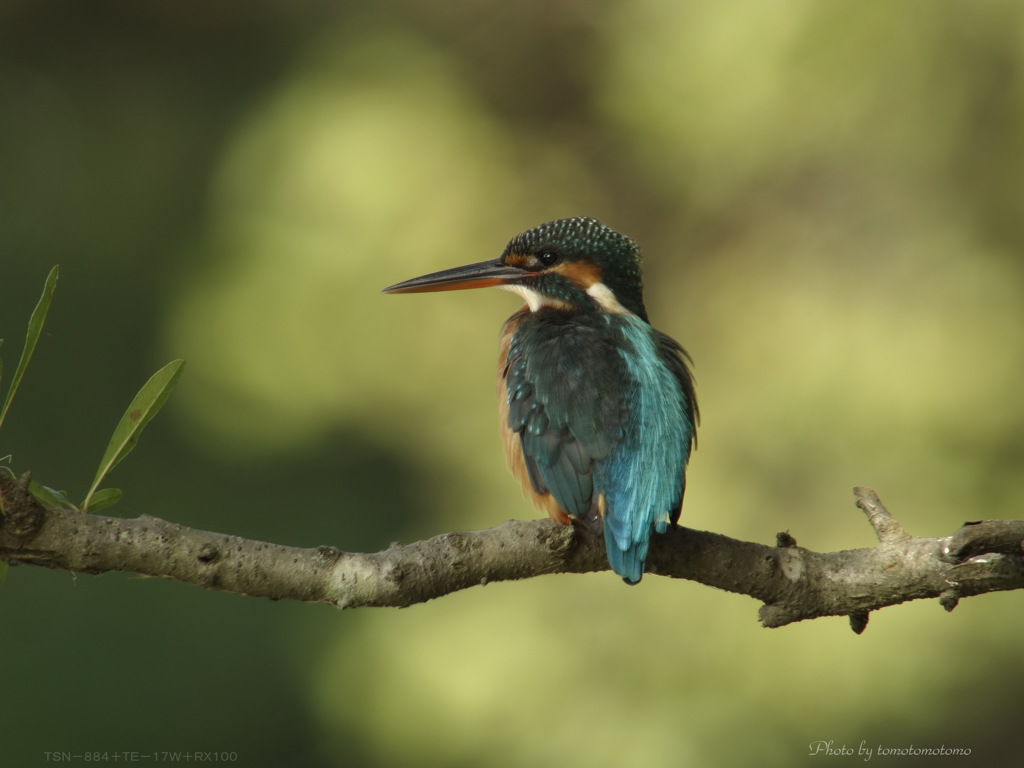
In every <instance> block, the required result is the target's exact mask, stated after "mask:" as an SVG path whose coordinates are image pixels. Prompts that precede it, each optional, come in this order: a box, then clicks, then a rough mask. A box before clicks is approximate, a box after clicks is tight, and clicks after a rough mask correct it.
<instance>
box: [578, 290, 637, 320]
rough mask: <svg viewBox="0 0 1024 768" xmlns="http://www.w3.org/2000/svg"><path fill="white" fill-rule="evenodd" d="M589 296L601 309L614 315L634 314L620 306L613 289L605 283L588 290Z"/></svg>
mask: <svg viewBox="0 0 1024 768" xmlns="http://www.w3.org/2000/svg"><path fill="white" fill-rule="evenodd" d="M587 295H588V296H589V297H590V298H592V299H593V300H594V301H596V302H597V303H598V304H600V305H601V309H603V310H604V311H605V312H608V313H609V314H612V315H632V314H633V313H632V312H630V311H629V310H628V309H626V308H625V307H624V306H622V305H621V304H619V300H618V299H616V298H615V294H614V293H612V289H611V288H609V287H608V286H607V285H605V284H604V283H594V284H593V285H591V286H590V287H589V288H587Z"/></svg>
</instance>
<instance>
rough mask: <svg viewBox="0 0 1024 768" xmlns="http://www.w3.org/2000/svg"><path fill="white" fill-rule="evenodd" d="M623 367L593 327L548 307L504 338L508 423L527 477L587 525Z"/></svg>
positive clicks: (617, 422)
mask: <svg viewBox="0 0 1024 768" xmlns="http://www.w3.org/2000/svg"><path fill="white" fill-rule="evenodd" d="M597 320H598V322H600V318H597ZM622 369H623V363H622V358H621V356H620V355H619V353H618V352H617V351H616V350H615V348H614V347H613V346H612V345H610V344H609V343H608V342H607V337H606V336H602V334H601V333H599V329H598V328H597V327H595V326H593V325H590V324H587V323H586V322H581V321H580V320H579V319H578V318H577V317H574V316H572V315H568V316H567V315H565V313H561V312H557V311H555V310H540V311H539V312H536V313H531V314H530V315H528V316H527V317H524V318H523V320H522V322H521V323H520V324H519V326H518V328H517V329H516V331H515V334H514V335H513V337H512V340H511V343H510V344H509V351H508V357H507V361H506V367H505V386H506V390H507V393H508V428H509V429H510V430H512V431H513V432H515V433H516V434H518V435H519V440H520V442H521V445H522V450H523V461H524V463H525V465H526V471H527V474H528V476H529V478H530V482H531V484H532V485H533V488H534V490H535V491H536V492H537V493H539V494H544V493H550V494H551V495H552V496H553V497H554V499H555V501H556V502H557V503H558V505H559V506H560V507H561V508H562V509H563V510H564V511H565V512H566V513H567V514H569V515H571V516H572V517H575V518H577V519H580V520H585V521H587V522H588V523H591V524H595V523H598V521H597V514H596V504H595V499H594V469H595V463H596V462H600V461H602V460H604V459H605V458H607V457H608V455H609V453H610V452H611V451H612V449H613V448H614V445H615V444H616V443H617V442H618V440H619V439H621V433H622V402H621V392H619V391H618V388H617V386H616V384H617V383H618V382H619V381H621V377H622V375H623V370H622Z"/></svg>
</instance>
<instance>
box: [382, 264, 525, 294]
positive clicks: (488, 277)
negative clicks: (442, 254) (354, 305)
mask: <svg viewBox="0 0 1024 768" xmlns="http://www.w3.org/2000/svg"><path fill="white" fill-rule="evenodd" d="M523 274H524V270H522V269H520V268H519V267H512V266H509V265H507V264H503V263H502V262H501V259H492V260H491V261H480V262H477V263H476V264H466V265H465V266H462V267H453V268H452V269H442V270H441V271H440V272H431V273H430V274H429V275H422V276H420V277H414V278H412V279H411V280H406V281H404V282H401V283H395V284H394V285H389V286H388V287H387V288H385V289H383V290H382V291H381V293H427V292H430V291H461V290H463V289H465V288H487V287H490V286H496V285H507V284H508V283H511V282H515V280H516V279H517V278H520V277H522V276H523Z"/></svg>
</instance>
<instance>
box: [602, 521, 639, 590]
mask: <svg viewBox="0 0 1024 768" xmlns="http://www.w3.org/2000/svg"><path fill="white" fill-rule="evenodd" d="M604 546H605V549H606V550H607V552H608V563H609V564H610V565H611V567H612V570H613V571H615V572H616V573H617V574H619V576H621V577H622V580H623V581H624V582H626V583H627V584H629V585H633V584H638V583H639V582H640V579H641V578H643V575H644V562H645V561H646V560H647V549H648V546H649V542H647V541H646V540H645V541H639V542H638V541H633V537H632V535H631V532H630V530H629V529H628V527H626V526H624V525H622V523H620V522H618V521H616V520H615V519H614V518H612V517H610V516H605V518H604Z"/></svg>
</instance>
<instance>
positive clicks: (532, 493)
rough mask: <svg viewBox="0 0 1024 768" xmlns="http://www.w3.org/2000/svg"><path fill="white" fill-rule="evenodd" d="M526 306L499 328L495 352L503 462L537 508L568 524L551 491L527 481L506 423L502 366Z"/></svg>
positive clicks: (515, 439) (520, 451) (516, 438)
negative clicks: (499, 335) (538, 490)
mask: <svg viewBox="0 0 1024 768" xmlns="http://www.w3.org/2000/svg"><path fill="white" fill-rule="evenodd" d="M529 311H530V310H529V309H528V308H527V307H523V308H522V309H520V310H519V311H518V312H516V313H515V314H514V315H512V317H510V318H509V319H508V320H506V321H505V325H503V326H502V328H501V343H500V347H499V353H498V429H500V430H501V437H502V442H503V443H504V446H505V461H507V462H508V467H509V469H511V470H512V474H513V475H515V477H516V479H517V480H518V481H519V484H520V485H521V486H522V487H523V493H525V494H526V495H527V496H528V497H529V498H530V500H531V501H533V503H534V505H536V507H537V508H538V509H542V510H544V511H545V512H547V515H548V517H550V518H551V519H552V520H554V521H556V522H559V523H562V524H563V525H569V523H570V518H569V515H567V514H566V513H565V510H563V509H562V508H561V507H559V506H558V502H557V501H555V497H554V496H552V495H551V494H550V493H537V489H536V488H534V487H533V483H532V482H530V476H529V473H528V472H527V471H526V462H525V461H523V446H522V443H521V442H520V441H519V433H517V432H513V431H512V430H511V429H510V428H509V426H508V388H507V387H506V384H505V365H506V363H507V361H508V348H509V345H510V344H511V343H512V334H514V333H515V331H516V328H518V327H519V323H521V322H522V320H523V318H524V317H526V316H527V315H528V314H529Z"/></svg>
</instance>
